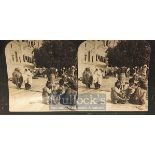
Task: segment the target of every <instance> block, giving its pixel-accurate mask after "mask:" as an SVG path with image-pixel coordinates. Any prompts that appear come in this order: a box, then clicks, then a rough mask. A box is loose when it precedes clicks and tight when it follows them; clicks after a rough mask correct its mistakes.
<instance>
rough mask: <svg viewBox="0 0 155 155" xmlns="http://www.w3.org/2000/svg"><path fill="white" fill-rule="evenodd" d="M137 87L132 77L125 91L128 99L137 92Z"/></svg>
mask: <svg viewBox="0 0 155 155" xmlns="http://www.w3.org/2000/svg"><path fill="white" fill-rule="evenodd" d="M135 89H136V85H135V83H134V79H133V78H131V79H129V86H128V88H127V89H126V91H125V94H126V98H127V99H130V97H131V96H132V94H133V93H134V92H135Z"/></svg>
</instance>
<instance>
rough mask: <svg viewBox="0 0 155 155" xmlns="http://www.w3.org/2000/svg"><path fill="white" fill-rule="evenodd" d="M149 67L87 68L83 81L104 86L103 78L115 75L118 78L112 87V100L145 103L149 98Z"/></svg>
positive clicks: (87, 85)
mask: <svg viewBox="0 0 155 155" xmlns="http://www.w3.org/2000/svg"><path fill="white" fill-rule="evenodd" d="M148 72H149V69H148V67H147V65H144V66H141V67H137V66H135V67H130V68H127V67H107V68H106V69H96V70H95V71H94V72H92V71H91V69H90V68H86V69H85V70H84V72H83V76H82V83H83V84H85V85H86V87H87V88H90V87H91V86H93V85H94V88H95V89H99V88H100V87H101V86H103V87H104V83H103V78H105V77H107V76H108V77H110V76H113V77H115V78H117V79H118V80H117V81H116V82H115V85H114V87H112V88H111V102H112V103H114V104H116V103H127V102H129V103H133V104H140V105H143V104H145V102H146V98H147V81H148V80H147V79H148Z"/></svg>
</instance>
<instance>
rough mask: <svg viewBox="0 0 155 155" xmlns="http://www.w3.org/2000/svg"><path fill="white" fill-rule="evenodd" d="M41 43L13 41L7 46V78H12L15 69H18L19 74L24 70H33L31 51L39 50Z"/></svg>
mask: <svg viewBox="0 0 155 155" xmlns="http://www.w3.org/2000/svg"><path fill="white" fill-rule="evenodd" d="M41 44H42V41H36V40H14V41H11V42H9V43H8V44H7V46H6V48H5V56H6V63H7V71H8V78H11V77H12V73H13V71H14V69H15V68H20V70H21V72H23V71H24V69H25V68H30V69H32V68H34V67H35V65H34V59H33V49H34V48H39V47H40V46H41Z"/></svg>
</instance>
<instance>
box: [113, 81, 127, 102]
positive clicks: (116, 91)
mask: <svg viewBox="0 0 155 155" xmlns="http://www.w3.org/2000/svg"><path fill="white" fill-rule="evenodd" d="M120 87H121V83H120V82H119V81H117V82H116V83H115V87H113V88H111V101H112V103H114V104H117V103H122V104H124V103H125V102H126V99H125V98H124V97H123V95H122V93H121V89H120Z"/></svg>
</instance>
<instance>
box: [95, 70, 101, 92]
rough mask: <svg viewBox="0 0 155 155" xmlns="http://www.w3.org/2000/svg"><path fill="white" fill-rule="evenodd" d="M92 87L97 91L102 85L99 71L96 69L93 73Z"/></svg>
mask: <svg viewBox="0 0 155 155" xmlns="http://www.w3.org/2000/svg"><path fill="white" fill-rule="evenodd" d="M93 77H94V85H95V88H96V89H98V88H100V87H101V84H102V73H101V71H100V70H99V69H96V70H95V72H94V76H93Z"/></svg>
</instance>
